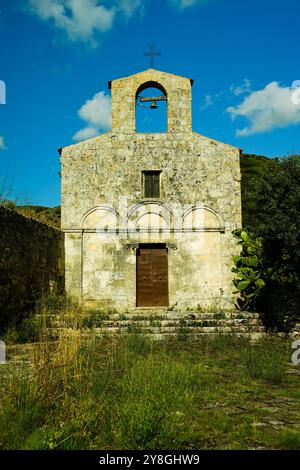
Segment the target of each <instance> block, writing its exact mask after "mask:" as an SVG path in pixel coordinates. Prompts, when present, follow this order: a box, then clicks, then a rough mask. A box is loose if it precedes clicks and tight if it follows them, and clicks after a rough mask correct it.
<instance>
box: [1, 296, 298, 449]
mask: <svg viewBox="0 0 300 470" xmlns="http://www.w3.org/2000/svg"><path fill="white" fill-rule="evenodd" d="M59 309H61V310H59ZM50 312H51V315H52V316H53V318H54V319H53V318H52V317H51V318H52V320H51V322H50V326H51V328H53V322H55V318H56V316H57V314H58V312H60V313H59V315H60V316H61V321H62V322H63V326H62V327H61V328H60V329H58V330H57V331H56V336H55V341H53V340H52V341H49V335H50V336H51V334H52V333H51V334H50V333H49V322H48V314H49V311H48V310H47V305H46V304H45V303H44V304H41V305H40V306H39V313H40V315H39V316H38V319H39V323H38V324H37V325H35V326H34V327H31V326H28V329H29V331H30V332H31V333H30V334H32V333H33V331H34V332H36V337H37V338H38V339H39V341H38V342H37V343H35V344H34V345H32V348H31V351H32V352H31V356H30V358H29V359H30V363H26V362H22V363H20V364H19V363H18V364H16V365H15V364H13V362H12V363H11V364H10V362H9V363H8V364H7V365H6V366H5V368H1V369H0V380H1V389H0V448H1V449H171V448H172V449H195V448H197V449H202V448H203V449H219V448H224V449H228V448H236V449H241V448H253V447H255V446H260V447H263V446H267V447H268V448H270V447H272V448H289V449H294V448H297V446H299V433H298V432H297V431H296V430H295V429H296V428H295V429H294V428H292V427H291V428H287V429H285V430H281V431H280V432H277V433H276V430H275V431H274V429H273V427H272V426H269V427H262V428H259V427H258V428H256V427H255V426H254V424H255V423H256V422H257V420H258V419H261V420H262V419H263V417H264V420H267V419H269V414H268V412H267V411H266V410H265V409H266V403H265V401H266V402H267V403H268V402H269V401H271V403H272V406H273V405H274V407H275V408H277V409H278V410H279V411H278V412H276V413H280V414H279V416H278V417H277V416H273V415H272V419H275V418H277V419H279V420H282V421H287V422H288V423H294V424H295V426H296V425H299V423H300V414H299V411H298V410H299V406H298V405H299V403H298V402H299V398H300V395H299V394H297V390H299V376H298V375H294V376H291V375H289V376H288V374H287V373H286V371H287V367H288V361H289V356H288V355H287V345H286V343H285V342H284V341H279V340H277V341H275V340H272V341H271V340H270V341H265V340H264V341H260V342H258V343H257V344H251V343H250V342H249V341H248V340H247V339H243V338H237V337H236V336H231V335H221V334H220V335H219V334H215V335H213V336H209V335H202V336H201V337H200V339H198V340H197V341H193V340H191V339H190V340H189V341H185V340H183V341H178V338H172V339H170V340H168V341H167V340H166V341H164V342H159V341H152V340H151V339H149V338H148V337H145V336H144V335H143V334H142V333H141V331H139V330H136V329H134V328H131V332H130V334H129V335H122V334H118V335H113V336H110V337H105V336H101V337H100V338H99V337H97V336H96V335H95V334H94V332H93V330H90V331H89V334H88V335H87V334H86V333H87V329H86V328H87V324H84V322H82V319H81V315H83V316H84V315H86V318H91V322H92V326H94V324H95V322H94V319H95V321H96V320H97V318H98V319H99V318H101V314H99V312H96V311H95V312H92V313H91V316H90V317H88V315H87V312H86V311H85V310H83V309H82V307H81V306H80V305H76V304H75V305H73V306H72V305H71V304H70V303H68V302H66V303H65V304H64V303H63V304H58V305H56V307H55V306H54V304H53V303H52V306H51V307H50ZM29 325H30V323H29ZM83 325H84V328H83ZM51 328H50V329H51ZM182 329H183V333H184V324H183V325H182ZM82 333H84V334H82ZM29 336H30V335H29ZM26 347H28V345H27V346H26ZM290 352H291V351H290ZM285 396H286V397H287V398H286V400H289V401H288V403H292V405H291V408H290V409H288V408H287V409H286V408H285V407H284V406H285V405H282V403H283V402H284V398H283V397H285ZM260 400H261V401H260ZM276 402H277V404H276ZM291 426H292V425H291Z"/></svg>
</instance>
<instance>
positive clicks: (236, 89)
mask: <svg viewBox="0 0 300 470" xmlns="http://www.w3.org/2000/svg"><path fill="white" fill-rule="evenodd" d="M230 91H231V92H232V93H233V94H234V95H236V96H240V95H244V94H248V93H251V91H252V90H251V82H250V80H249V79H248V78H244V80H243V83H242V84H241V85H239V86H234V85H232V86H231V87H230Z"/></svg>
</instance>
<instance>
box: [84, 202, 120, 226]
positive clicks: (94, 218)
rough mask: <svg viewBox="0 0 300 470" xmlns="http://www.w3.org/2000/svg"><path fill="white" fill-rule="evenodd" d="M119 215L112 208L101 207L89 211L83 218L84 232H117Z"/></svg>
mask: <svg viewBox="0 0 300 470" xmlns="http://www.w3.org/2000/svg"><path fill="white" fill-rule="evenodd" d="M119 218H120V217H119V214H118V212H117V211H116V210H115V209H114V208H113V207H111V206H108V205H100V206H95V207H92V208H91V209H89V210H88V211H87V212H86V213H85V214H84V216H83V217H82V221H81V226H82V228H83V230H106V231H116V230H117V229H118V227H119Z"/></svg>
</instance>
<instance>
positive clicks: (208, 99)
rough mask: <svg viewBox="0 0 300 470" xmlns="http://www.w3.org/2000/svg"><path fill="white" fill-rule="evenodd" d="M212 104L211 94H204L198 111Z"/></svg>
mask: <svg viewBox="0 0 300 470" xmlns="http://www.w3.org/2000/svg"><path fill="white" fill-rule="evenodd" d="M212 105H213V100H212V96H211V95H205V97H204V102H203V105H202V106H201V108H200V111H203V110H204V109H206V108H209V107H210V106H212Z"/></svg>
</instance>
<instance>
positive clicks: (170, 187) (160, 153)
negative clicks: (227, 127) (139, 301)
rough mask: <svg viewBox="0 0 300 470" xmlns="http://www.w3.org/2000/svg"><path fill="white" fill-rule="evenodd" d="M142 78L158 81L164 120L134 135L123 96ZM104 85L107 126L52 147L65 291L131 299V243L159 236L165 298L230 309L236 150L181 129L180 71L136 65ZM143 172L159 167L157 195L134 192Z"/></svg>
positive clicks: (184, 107) (186, 118)
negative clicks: (109, 102) (165, 125)
mask: <svg viewBox="0 0 300 470" xmlns="http://www.w3.org/2000/svg"><path fill="white" fill-rule="evenodd" d="M153 77H154V78H153ZM151 78H152V79H155V80H156V81H158V82H160V83H163V86H164V88H166V92H167V96H168V112H169V118H168V119H169V120H170V119H171V120H172V119H174V120H173V121H172V128H170V125H169V132H167V133H161V134H142V133H140V134H138V133H135V132H134V125H133V124H134V112H133V110H134V108H132V101H131V98H133V101H134V103H135V93H136V90H137V88H138V87H139V86H140V85H141V83H143V81H149V80H150V79H151ZM112 91H113V131H112V132H109V133H107V134H104V135H102V136H99V137H97V138H95V139H91V140H88V141H85V142H81V143H79V144H76V145H72V146H70V147H65V148H64V149H63V150H62V154H61V164H62V229H63V230H64V232H65V241H66V245H65V249H66V287H67V290H68V291H69V292H70V293H72V294H74V295H77V296H82V297H83V298H86V299H92V298H93V299H99V300H101V301H103V302H106V303H108V304H110V305H112V306H116V307H117V308H119V309H120V308H121V309H122V308H124V309H125V308H130V307H134V306H135V302H136V274H135V273H136V253H135V248H136V246H137V245H138V244H139V243H146V242H148V243H149V242H151V243H166V244H167V246H168V258H169V299H170V304H171V305H174V304H177V306H178V307H181V308H197V307H198V306H200V307H201V308H220V307H222V308H228V309H230V308H232V306H233V300H234V299H233V294H232V291H233V285H232V276H233V275H232V272H231V267H232V255H233V254H236V253H237V250H238V247H237V245H236V242H235V240H234V237H233V236H232V234H231V232H232V231H233V230H235V229H237V228H239V227H241V189H240V164H239V150H238V149H237V148H235V147H232V146H230V145H226V144H223V143H220V142H217V141H214V140H212V139H209V138H206V137H203V136H201V135H199V134H196V133H194V132H192V131H191V127H190V96H191V95H190V93H191V83H190V80H189V79H185V78H182V77H176V76H171V75H170V74H164V73H162V72H158V71H155V73H154V72H153V71H146V72H143V73H141V74H137V75H136V76H133V77H128V78H125V79H121V80H116V81H114V82H112ZM176 91H177V101H176V102H177V104H178V106H177V108H176V107H175V106H174V107H173V108H172V105H171V104H170V103H169V99H170V100H171V101H172V100H174V99H175V96H176ZM181 98H182V99H183V101H182V102H181ZM172 103H173V101H172ZM170 111H171V116H170ZM120 116H122V118H120ZM169 122H171V121H169ZM176 122H177V124H176ZM180 123H181V124H182V126H181V124H180ZM175 124H176V125H175ZM146 170H160V171H161V187H160V189H161V196H160V198H159V199H158V200H153V199H151V200H145V198H144V195H143V185H142V172H143V171H146ZM149 227H150V228H153V229H154V230H153V232H152V233H149V230H148V229H149ZM116 229H117V230H116Z"/></svg>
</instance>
